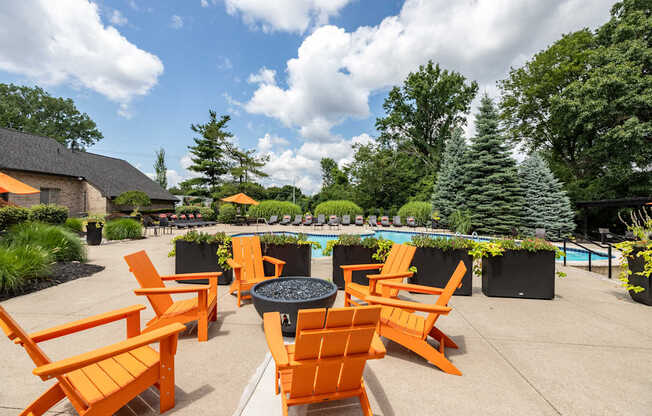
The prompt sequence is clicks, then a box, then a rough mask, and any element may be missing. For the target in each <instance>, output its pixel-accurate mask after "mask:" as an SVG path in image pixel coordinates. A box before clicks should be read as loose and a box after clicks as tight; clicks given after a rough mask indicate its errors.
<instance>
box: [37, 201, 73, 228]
mask: <svg viewBox="0 0 652 416" xmlns="http://www.w3.org/2000/svg"><path fill="white" fill-rule="evenodd" d="M29 219H30V220H31V221H38V222H44V223H47V224H64V223H65V222H66V220H67V219H68V208H66V207H62V206H61V205H55V204H39V205H34V206H33V207H32V208H30V210H29Z"/></svg>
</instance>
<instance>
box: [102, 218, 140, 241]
mask: <svg viewBox="0 0 652 416" xmlns="http://www.w3.org/2000/svg"><path fill="white" fill-rule="evenodd" d="M104 236H105V237H106V238H107V239H108V240H126V239H131V240H136V239H140V238H142V236H143V226H142V225H140V223H139V222H138V221H136V220H132V219H130V218H122V219H117V220H112V221H109V222H107V223H106V225H105V226H104Z"/></svg>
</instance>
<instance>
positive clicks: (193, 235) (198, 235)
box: [168, 230, 232, 270]
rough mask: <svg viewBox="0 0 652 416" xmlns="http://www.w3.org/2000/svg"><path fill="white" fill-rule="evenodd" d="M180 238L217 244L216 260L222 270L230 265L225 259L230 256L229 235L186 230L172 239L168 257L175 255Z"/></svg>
mask: <svg viewBox="0 0 652 416" xmlns="http://www.w3.org/2000/svg"><path fill="white" fill-rule="evenodd" d="M179 240H182V241H187V242H190V243H195V244H217V253H216V254H217V262H218V264H219V265H220V267H221V268H222V270H230V269H231V266H229V265H228V264H227V262H226V261H227V259H229V258H231V256H232V254H231V236H230V235H228V234H226V233H223V232H220V233H215V234H209V233H203V232H197V231H194V230H192V231H188V232H187V233H185V234H182V235H178V236H176V237H174V238H173V239H172V250H171V251H170V252H169V253H168V257H174V256H175V255H176V242H177V241H179Z"/></svg>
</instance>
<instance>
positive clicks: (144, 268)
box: [125, 250, 173, 316]
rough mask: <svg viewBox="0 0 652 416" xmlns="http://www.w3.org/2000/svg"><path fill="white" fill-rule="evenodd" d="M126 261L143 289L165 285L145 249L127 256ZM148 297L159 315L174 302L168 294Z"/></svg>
mask: <svg viewBox="0 0 652 416" xmlns="http://www.w3.org/2000/svg"><path fill="white" fill-rule="evenodd" d="M125 261H126V262H127V264H128V265H129V271H130V272H131V273H133V275H134V276H135V277H136V280H138V284H140V287H141V288H142V289H154V288H159V287H165V284H163V281H162V280H161V276H160V275H159V274H158V272H157V271H156V267H154V265H153V264H152V261H151V260H150V259H149V256H148V255H147V253H146V252H145V250H141V251H137V252H135V253H133V254H129V255H127V256H125ZM147 299H148V300H149V303H150V304H151V305H152V308H154V312H156V315H157V316H162V315H163V314H164V313H165V311H167V310H168V308H169V307H170V306H172V303H173V301H172V296H170V295H168V294H161V295H147Z"/></svg>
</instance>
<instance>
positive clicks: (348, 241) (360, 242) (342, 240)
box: [322, 234, 379, 256]
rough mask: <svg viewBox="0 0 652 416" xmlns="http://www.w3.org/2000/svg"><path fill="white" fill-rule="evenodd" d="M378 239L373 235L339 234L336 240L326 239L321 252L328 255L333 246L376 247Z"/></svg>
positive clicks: (331, 251)
mask: <svg viewBox="0 0 652 416" xmlns="http://www.w3.org/2000/svg"><path fill="white" fill-rule="evenodd" d="M378 241H379V240H378V239H377V238H375V237H366V238H362V237H360V236H359V235H357V234H340V235H339V237H338V238H337V240H328V242H327V243H326V247H325V248H324V250H322V254H323V255H324V256H330V255H331V254H332V253H333V247H335V246H362V247H366V248H371V249H378Z"/></svg>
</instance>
